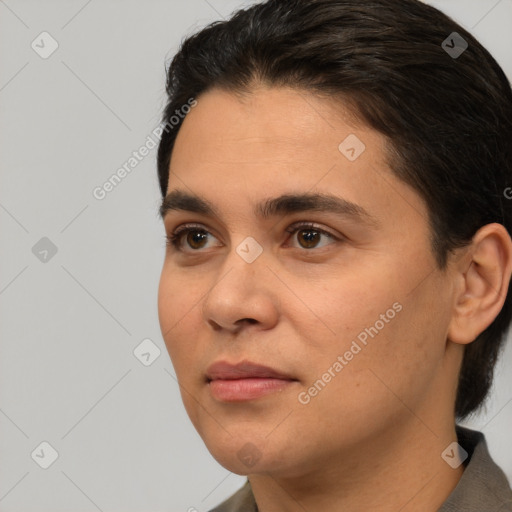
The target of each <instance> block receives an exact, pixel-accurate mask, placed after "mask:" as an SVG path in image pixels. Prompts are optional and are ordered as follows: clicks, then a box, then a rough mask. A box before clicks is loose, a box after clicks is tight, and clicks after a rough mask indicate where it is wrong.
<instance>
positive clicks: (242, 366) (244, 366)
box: [206, 361, 296, 381]
mask: <svg viewBox="0 0 512 512" xmlns="http://www.w3.org/2000/svg"><path fill="white" fill-rule="evenodd" d="M206 378H207V379H208V381H211V380H235V379H251V378H270V379H283V380H296V379H294V378H293V377H291V376H290V375H288V374H286V373H283V372H280V371H278V370H274V369H273V368H269V367H268V366H264V365H261V364H257V363H252V362H251V361H241V362H239V363H236V364H232V363H228V362H227V361H217V362H216V363H213V364H212V365H210V366H209V367H208V369H207V370H206Z"/></svg>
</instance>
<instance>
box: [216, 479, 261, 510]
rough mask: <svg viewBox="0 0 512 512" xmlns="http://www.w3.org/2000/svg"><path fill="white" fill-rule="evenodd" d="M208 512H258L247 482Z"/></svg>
mask: <svg viewBox="0 0 512 512" xmlns="http://www.w3.org/2000/svg"><path fill="white" fill-rule="evenodd" d="M210 512H258V509H257V507H256V502H255V501H254V495H253V493H252V489H251V484H250V483H249V480H247V482H246V483H245V485H244V486H243V487H242V488H241V489H239V490H238V491H237V492H235V494H233V495H232V496H230V497H229V498H228V499H227V500H226V501H224V502H222V503H221V504H220V505H218V506H217V507H215V508H214V509H212V510H210Z"/></svg>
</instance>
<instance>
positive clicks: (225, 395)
mask: <svg viewBox="0 0 512 512" xmlns="http://www.w3.org/2000/svg"><path fill="white" fill-rule="evenodd" d="M206 382H207V384H208V387H209V390H210V393H211V394H212V396H213V398H215V399H216V400H219V401H221V402H243V401H247V400H255V399H257V398H261V397H263V396H265V395H269V394H271V393H275V392H280V391H283V390H284V389H286V388H287V387H289V386H290V385H292V384H293V383H294V382H298V380H297V379H295V378H293V377H292V376H290V375H289V374H287V373H284V372H281V371H278V370H275V369H273V368H270V367H268V366H263V365H259V364H256V363H252V362H250V361H242V362H240V363H237V364H231V363H227V362H225V361H219V362H216V363H214V364H212V365H211V366H210V367H209V368H208V370H207V372H206Z"/></svg>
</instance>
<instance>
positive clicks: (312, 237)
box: [300, 229, 318, 247]
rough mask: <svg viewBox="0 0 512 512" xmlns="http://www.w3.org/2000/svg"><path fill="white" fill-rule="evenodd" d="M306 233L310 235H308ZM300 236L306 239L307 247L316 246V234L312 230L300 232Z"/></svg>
mask: <svg viewBox="0 0 512 512" xmlns="http://www.w3.org/2000/svg"><path fill="white" fill-rule="evenodd" d="M308 233H310V234H309V235H308ZM300 234H301V236H303V237H304V238H305V239H306V245H307V247H312V246H314V245H316V242H318V240H317V239H318V232H317V231H314V230H313V229H308V230H304V231H301V232H300Z"/></svg>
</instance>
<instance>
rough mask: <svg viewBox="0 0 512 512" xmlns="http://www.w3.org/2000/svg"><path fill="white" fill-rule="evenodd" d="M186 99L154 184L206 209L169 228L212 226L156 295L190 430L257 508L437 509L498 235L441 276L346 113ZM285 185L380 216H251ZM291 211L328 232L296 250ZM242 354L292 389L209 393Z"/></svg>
mask: <svg viewBox="0 0 512 512" xmlns="http://www.w3.org/2000/svg"><path fill="white" fill-rule="evenodd" d="M197 99H198V105H197V106H196V107H195V108H194V109H192V110H191V112H190V113H189V114H188V115H187V117H186V119H185V121H184V123H183V125H182V127H181V129H180V132H179V134H178V137H177V140H176V144H175V147H174V151H173V155H172V161H171V164H170V179H169V188H168V192H170V191H172V190H177V189H180V190H185V191H187V192H191V191H192V192H194V193H195V194H197V195H200V196H201V197H204V198H205V199H207V200H209V201H210V202H212V203H213V204H214V205H215V206H216V207H217V208H218V210H219V212H220V215H219V218H216V217H208V216H204V215H202V214H201V215H200V214H196V213H188V212H183V211H171V212H169V213H168V214H167V215H166V217H165V219H164V224H165V229H166V232H167V234H171V233H172V232H173V231H174V230H175V229H176V228H177V227H179V226H180V225H183V224H184V223H197V224H201V226H203V229H206V230H207V231H208V232H209V233H211V234H210V235H208V236H209V238H208V239H207V241H206V242H204V245H203V246H201V245H196V246H190V245H189V244H188V242H187V237H186V236H184V237H183V239H182V241H181V243H182V248H183V250H184V252H180V251H177V250H175V249H173V248H171V247H169V248H168V249H167V253H166V256H165V260H164V264H163V269H162V274H161V281H160V288H159V296H158V308H159V318H160V326H161V330H162V333H163V336H164V340H165V343H166V346H167V349H168V352H169V355H170V357H171V360H172V363H173V365H174V368H175V370H176V375H177V378H178V381H179V384H180V389H181V394H182V398H183V402H184V405H185V407H186V410H187V413H188V415H189V417H190V419H191V421H192V423H193V425H194V427H195V428H196V429H197V431H198V433H199V434H200V436H201V437H202V439H203V440H204V442H205V444H206V446H207V448H208V450H209V451H210V452H211V454H212V455H213V457H215V459H216V460H217V461H218V462H219V463H220V464H222V465H223V466H224V467H226V468H227V469H228V470H230V471H232V472H235V473H238V474H241V475H248V476H249V480H250V482H251V485H252V488H253V492H254V495H255V498H256V502H257V504H258V507H259V510H260V512H274V511H275V512H277V511H281V512H284V511H297V510H307V511H308V512H315V511H320V510H322V511H323V510H330V511H334V512H336V511H338V510H339V511H341V510H344V511H351V510H366V509H367V510H370V509H371V510H375V511H380V512H385V511H394V512H396V511H397V510H400V511H401V512H407V511H416V512H417V511H435V510H437V508H438V507H440V506H441V504H442V503H443V502H444V501H445V500H446V498H447V497H448V495H449V494H450V492H451V491H452V490H453V488H454V487H455V486H456V484H457V482H458V481H459V479H460V477H461V475H462V473H463V470H464V466H463V465H461V466H459V467H458V468H457V469H452V468H451V467H450V466H449V465H448V464H447V463H446V462H445V461H444V460H443V459H442V458H441V453H442V452H443V451H444V450H445V448H446V447H447V446H448V445H449V444H450V443H451V442H452V441H456V440H457V437H456V434H455V421H454V415H453V404H454V402H455V392H456V384H457V376H458V371H459V368H460V364H461V361H462V355H463V349H464V346H465V344H467V343H470V342H471V341H472V340H474V338H475V337H476V336H477V335H478V334H479V333H480V332H482V331H483V330H484V329H485V328H486V327H487V326H488V325H489V324H490V323H491V322H492V321H493V319H494V318H495V317H496V316H497V314H498V313H499V311H500V309H501V307H502V305H503V302H504V300H505V296H506V290H507V288H508V281H509V278H510V274H511V272H512V263H511V262H512V249H511V247H512V242H511V240H510V237H509V235H508V233H507V231H506V230H505V228H503V226H501V225H499V224H490V225H487V226H484V227H483V228H482V229H480V230H479V231H478V232H477V234H476V235H475V237H474V239H473V243H472V244H470V245H469V246H468V247H466V248H464V249H460V250H458V251H457V252H456V253H455V254H454V255H453V256H451V257H450V259H449V263H448V266H447V268H446V269H444V270H440V269H438V267H437V266H436V262H435V258H434V255H433V254H432V251H431V247H430V241H429V236H430V231H429V224H428V214H427V207H426V205H425V204H424V202H423V200H422V199H421V197H420V196H419V195H418V194H417V193H416V192H415V191H414V190H413V189H412V188H410V187H409V186H408V185H406V184H404V183H403V182H401V181H400V180H399V179H398V178H396V177H395V176H394V175H393V174H392V172H391V170H390V167H389V165H388V163H387V159H386V149H385V140H384V138H383V136H382V135H380V134H379V133H377V132H375V131H374V130H372V129H370V128H368V127H366V126H364V125H363V124H362V123H359V122H357V120H356V119H355V117H354V116H352V115H351V114H350V113H349V112H348V111H347V110H346V109H344V108H343V105H341V104H340V103H334V101H332V100H329V99H325V98H323V99H322V98H319V97H316V96H314V95H313V94H311V93H309V92H304V91H297V90H293V89H288V88H267V87H264V86H261V85H255V86H254V87H253V88H251V91H250V92H249V93H246V94H244V95H243V96H240V95H234V94H233V93H229V92H225V91H221V90H216V89H214V90H211V91H209V92H207V93H205V94H203V95H201V96H200V97H199V98H197ZM349 134H355V135H356V136H357V137H358V138H359V139H360V140H361V141H363V142H364V144H365V146H366V149H365V151H364V152H363V153H362V154H361V155H360V156H359V157H358V158H357V159H356V160H355V161H353V162H351V161H349V160H348V159H347V158H345V156H344V155H343V154H342V153H341V152H340V151H339V150H338V145H339V144H340V143H341V142H342V141H343V140H344V139H345V138H346V137H347V135H349ZM296 192H319V193H330V194H335V195H337V196H339V197H342V198H344V199H346V200H349V201H351V202H353V203H356V204H358V205H360V206H362V207H363V208H364V209H365V210H367V211H368V212H369V213H370V215H371V216H372V217H373V218H374V219H375V220H376V226H371V225H367V224H365V223H361V222H357V221H354V220H353V219H346V218H340V217H338V216H336V215H335V214H333V213H324V212H321V213H320V212H306V213H304V212H299V213H294V214H291V215H286V216H280V217H276V218H269V219H267V220H261V219H259V218H257V217H255V216H253V212H252V208H253V205H254V204H255V203H257V202H259V201H261V200H262V199H266V198H269V197H274V196H278V195H280V194H284V193H296ZM296 221H307V222H314V223H316V224H317V225H318V226H319V227H320V228H321V229H324V230H326V231H328V232H330V233H331V234H333V235H334V236H336V237H338V240H335V239H330V238H328V237H325V235H324V236H323V237H322V238H320V239H319V240H318V242H317V246H318V248H317V247H316V246H314V245H313V248H308V247H309V246H308V245H307V239H305V238H304V237H301V236H300V229H299V231H298V232H297V231H296V232H295V233H293V234H290V233H287V232H286V228H288V227H289V226H290V225H292V224H293V223H295V222H296ZM248 236H251V237H253V238H254V239H255V240H257V242H258V243H259V244H260V245H261V247H262V249H263V252H262V254H261V255H260V256H259V257H258V258H257V259H256V260H255V261H254V262H252V263H247V262H246V261H244V260H243V259H242V258H241V257H240V256H239V254H237V252H236V248H237V246H238V245H239V244H240V243H241V242H242V241H243V240H244V239H245V238H246V237H248ZM189 241H190V238H189ZM197 247H199V249H198V248H197ZM194 251H195V252H194ZM397 302H398V303H399V304H400V305H401V306H402V309H401V311H400V312H399V313H397V314H396V316H395V317H394V318H393V319H392V320H390V321H389V322H388V323H386V324H385V326H384V327H383V328H382V329H380V331H379V332H378V334H377V335H376V336H375V337H374V338H369V340H368V344H367V345H366V346H364V347H363V349H362V350H361V351H360V352H359V353H358V354H357V355H355V356H354V358H353V359H352V360H351V361H349V362H348V364H347V365H346V366H344V368H343V370H342V371H341V372H339V373H338V374H336V377H334V378H332V379H331V381H330V382H329V383H328V384H327V385H326V386H325V387H324V388H323V389H322V390H321V391H320V392H318V394H317V395H316V396H314V397H312V398H311V400H310V402H309V403H308V404H302V403H300V402H299V400H298V398H297V397H298V394H299V393H300V392H301V391H307V390H308V389H309V388H310V387H311V386H312V384H313V383H314V382H315V381H317V380H318V379H320V378H321V377H322V375H323V374H324V373H325V372H327V370H328V369H329V368H331V367H332V366H333V363H334V362H335V361H336V360H337V357H338V356H339V355H343V354H344V353H345V352H346V351H347V350H349V348H350V346H351V343H352V341H353V340H355V339H357V335H358V334H359V333H361V331H363V330H364V329H365V328H368V327H370V326H374V325H375V323H376V321H377V320H379V318H380V315H381V314H384V313H385V312H386V311H387V310H389V309H390V308H391V307H392V305H393V304H394V303H397ZM244 359H246V360H250V361H253V362H256V363H260V364H264V365H267V366H271V367H273V368H275V369H277V370H280V371H282V372H286V373H287V374H290V375H292V376H293V377H294V378H295V379H296V381H295V382H292V383H291V384H290V385H288V386H287V387H286V388H285V389H283V390H282V391H280V392H275V393H272V394H269V395H266V396H264V397H260V398H258V399H255V400H251V401H245V402H234V403H233V402H231V403H226V402H222V401H219V400H216V399H215V398H214V397H213V396H212V394H211V392H210V389H209V386H208V384H207V383H206V381H205V372H206V369H207V368H208V366H209V365H210V364H212V363H213V362H215V361H219V360H225V361H229V362H231V363H236V362H239V361H241V360H244ZM247 443H251V445H249V448H248V446H247ZM244 446H245V448H244ZM244 449H245V450H246V451H247V450H249V451H251V453H252V455H254V459H257V461H256V462H255V463H254V464H253V465H252V466H251V467H248V466H247V464H245V463H244V461H243V460H242V459H241V457H239V455H238V452H239V451H240V450H244ZM242 453H245V452H242Z"/></svg>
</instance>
